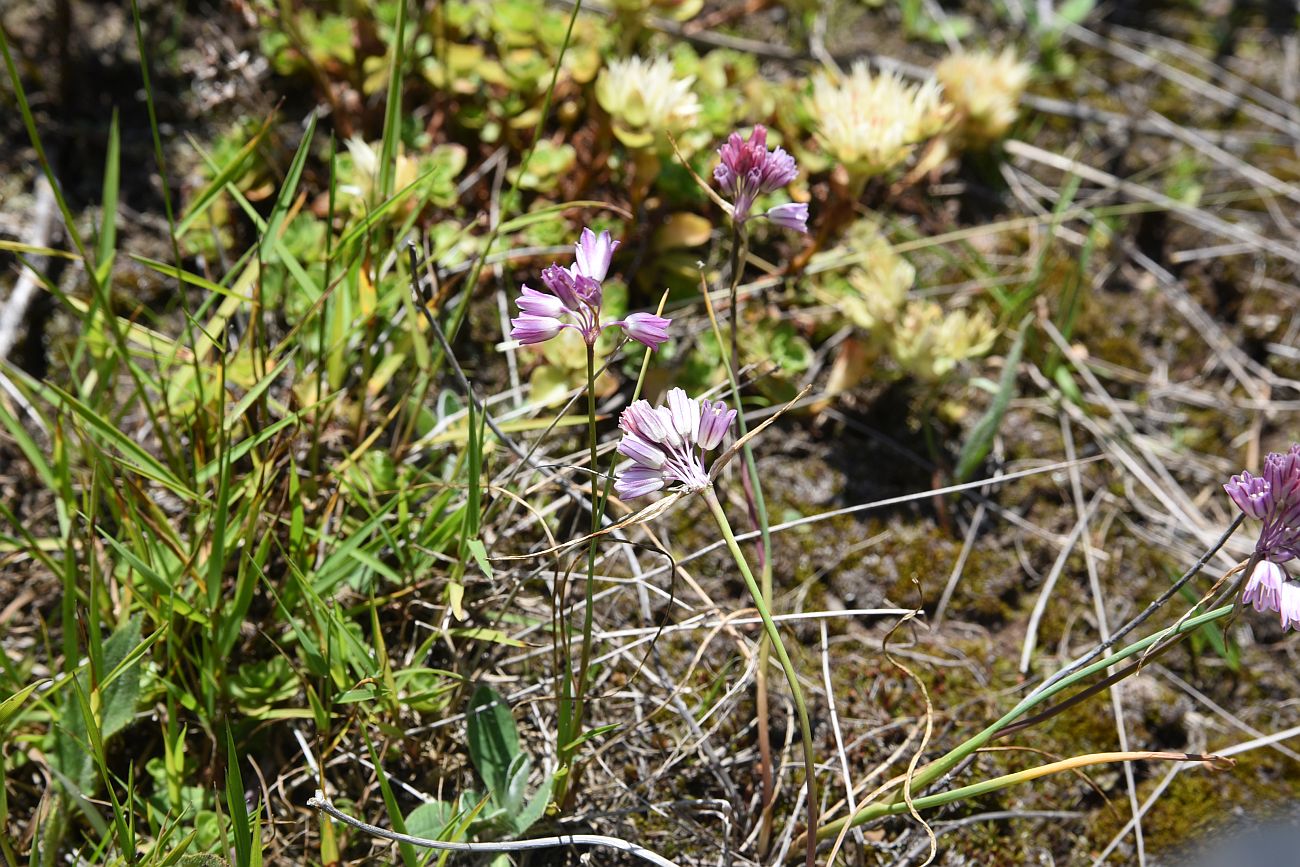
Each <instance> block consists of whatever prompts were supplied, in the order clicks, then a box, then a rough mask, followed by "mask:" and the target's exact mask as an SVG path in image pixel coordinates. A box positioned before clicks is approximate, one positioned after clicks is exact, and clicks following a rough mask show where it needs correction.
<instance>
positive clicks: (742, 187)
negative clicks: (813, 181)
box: [713, 124, 808, 232]
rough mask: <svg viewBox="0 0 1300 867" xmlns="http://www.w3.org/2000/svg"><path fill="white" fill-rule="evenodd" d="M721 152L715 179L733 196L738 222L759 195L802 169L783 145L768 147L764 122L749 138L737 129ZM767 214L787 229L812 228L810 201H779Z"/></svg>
mask: <svg viewBox="0 0 1300 867" xmlns="http://www.w3.org/2000/svg"><path fill="white" fill-rule="evenodd" d="M718 156H720V157H721V158H722V162H720V163H719V164H718V167H717V168H715V169H714V170H713V179H714V180H716V181H717V182H718V184H719V185H720V186H721V187H722V191H723V192H724V193H725V194H727V196H729V197H730V198H731V204H732V207H733V209H734V210H733V211H732V219H734V220H735V221H736V222H737V223H743V222H745V220H747V219H749V211H750V208H752V207H753V206H754V200H755V199H757V198H758V197H759V196H761V195H764V194H766V193H772V192H776V191H777V190H779V189H781V188H782V187H784V186H785V185H787V184H789V183H790V182H791V181H793V180H794V178H795V175H797V174H798V173H799V169H798V167H797V166H796V165H795V162H794V157H792V156H790V155H789V154H788V153H786V152H785V151H784V150H783V149H781V148H776V149H775V150H771V151H769V150H768V149H767V128H766V127H764V126H763V125H762V124H756V125H755V126H754V131H753V132H752V133H750V134H749V140H748V141H746V140H745V139H743V138H741V136H740V133H738V132H733V133H732V134H731V135H730V136H729V137H728V138H727V141H726V143H725V144H723V145H722V147H720V148H718ZM764 216H766V217H767V218H768V219H769V220H771V221H772V222H774V223H776V224H777V225H779V226H783V227H785V228H787V229H794V230H795V231H799V232H807V231H808V225H807V223H808V206H807V205H803V204H786V205H777V206H776V207H775V208H772V209H771V210H769V211H768V212H767V213H766V214H765V215H764Z"/></svg>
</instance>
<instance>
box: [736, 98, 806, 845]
mask: <svg viewBox="0 0 1300 867" xmlns="http://www.w3.org/2000/svg"><path fill="white" fill-rule="evenodd" d="M718 156H719V157H720V158H721V161H720V162H719V164H718V166H717V168H715V169H714V170H713V178H714V180H716V181H717V182H718V184H719V185H720V186H721V188H722V192H723V193H724V194H725V195H727V196H728V197H730V199H731V202H730V207H729V211H730V214H731V286H730V291H729V293H728V294H729V297H730V301H731V303H730V308H731V351H730V353H729V354H728V363H727V379H728V382H729V383H730V385H731V396H732V399H733V400H734V401H735V403H736V405H737V406H739V405H740V398H741V395H740V346H739V340H738V335H739V321H740V320H739V307H738V301H739V297H738V289H739V287H740V280H741V277H742V275H743V273H744V266H745V260H746V258H747V257H746V250H747V249H748V247H749V231H748V225H747V222H746V221H747V220H748V219H749V216H750V210H751V209H752V208H753V206H754V200H755V199H757V198H758V197H759V196H761V195H764V194H767V193H772V192H776V191H777V190H779V189H781V188H782V187H784V186H786V185H787V184H789V183H790V182H791V181H793V180H794V178H795V176H796V175H797V174H798V171H799V169H798V166H796V165H795V161H794V157H792V156H790V155H789V154H788V153H786V152H785V151H784V150H782V149H781V148H776V149H775V150H771V151H769V150H768V149H767V128H766V127H764V126H763V125H762V124H758V125H755V127H754V130H753V132H751V133H750V135H749V139H748V140H746V139H744V138H742V137H741V135H740V133H739V132H733V133H732V134H731V135H730V136H729V137H728V139H727V141H726V142H725V143H724V144H723V145H722V147H720V148H718ZM764 216H765V217H766V218H767V219H768V220H770V221H771V222H773V223H775V224H776V225H778V226H781V227H782V228H786V229H792V230H794V231H797V232H804V233H806V232H807V231H808V206H807V205H805V204H802V203H799V202H790V203H787V204H783V205H777V206H776V207H773V208H771V209H769V210H768V212H767V213H766V214H764ZM715 325H716V323H715ZM718 339H719V341H721V339H722V335H721V334H718ZM739 421H740V433H741V437H742V442H744V435H745V433H746V431H745V420H744V417H743V416H740V417H739ZM743 454H744V464H745V466H744V472H745V474H746V481H747V484H746V485H745V486H744V491H745V497H746V500H747V501H748V502H747V505H748V506H749V514H750V515H751V516H753V518H754V525H755V529H756V530H758V534H759V543H758V544H759V548H758V557H759V572H760V581H759V589H760V596H761V601H762V602H763V604H764V605H770V604H771V601H772V539H771V532H770V530H769V522H768V517H767V504H766V502H765V501H764V498H763V485H762V480H761V479H760V478H759V475H758V469H757V466H756V464H755V463H754V454H753V451H752V450H751V449H750V448H749V446H748V445H745V446H743ZM769 653H770V645H769V644H768V643H767V642H766V641H763V642H761V643H760V644H759V649H758V654H759V665H758V676H757V685H756V686H757V703H758V714H757V716H758V720H757V722H758V733H759V734H758V748H759V755H760V761H761V765H760V776H761V778H762V788H763V792H762V797H763V801H764V803H767V802H768V801H770V799H771V794H772V792H771V787H772V749H771V743H770V741H769V738H768V730H769V727H768V724H767V662H768V658H769ZM766 833H767V829H766V828H763V829H761V830H760V834H761V835H763V839H764V840H765V839H766ZM764 845H765V844H764Z"/></svg>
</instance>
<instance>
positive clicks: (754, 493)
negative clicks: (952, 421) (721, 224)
mask: <svg viewBox="0 0 1300 867" xmlns="http://www.w3.org/2000/svg"><path fill="white" fill-rule="evenodd" d="M748 251H749V232H748V230H747V229H746V228H745V225H744V224H743V223H735V222H734V221H733V222H732V224H731V287H730V292H729V297H730V301H731V351H730V353H729V355H728V361H727V379H728V381H729V383H730V385H731V400H732V403H733V404H735V407H736V410H737V412H736V422H737V426H738V429H739V431H740V437H741V438H742V439H743V438H744V436H745V434H747V433H749V428H748V426H747V425H746V424H745V412H744V408H743V407H742V406H741V401H740V344H739V333H740V306H739V299H738V297H737V296H738V293H739V289H740V280H741V277H742V276H743V274H744V267H745V259H746V255H747V253H748ZM741 458H742V461H743V463H744V468H745V469H744V472H745V475H746V477H747V478H748V482H749V483H748V485H747V487H746V494H747V495H748V497H749V499H750V505H751V506H752V508H753V518H754V523H755V525H756V529H757V530H758V536H759V563H758V566H759V569H758V572H759V579H758V585H759V591H760V595H761V596H762V598H763V604H764V605H766V606H767V607H768V609H769V610H771V607H772V533H771V529H770V528H771V522H770V521H768V518H767V502H766V500H765V499H764V497H763V485H762V482H760V481H759V478H758V465H757V464H756V463H755V461H754V450H753V449H752V448H750V445H749V443H748V442H746V443H745V444H744V445H743V446H742V447H741ZM771 654H772V646H771V645H770V644H769V643H768V640H767V636H766V635H764V636H763V637H762V638H761V639H759V642H758V668H757V671H756V674H755V684H754V685H755V693H756V695H755V697H754V704H755V707H756V708H757V713H756V716H757V718H758V752H759V758H760V760H761V761H762V777H763V793H762V794H763V797H762V806H761V808H760V819H759V821H760V824H761V827H760V829H759V849H760V850H766V849H767V842H768V836H769V832H770V823H769V821H768V819H769V817H770V813H769V810H770V809H771V807H772V801H773V798H772V793H773V791H774V785H773V776H772V775H773V768H772V742H771V735H770V731H769V726H768V713H769V711H768V700H767V669H768V664H769V662H770V661H771Z"/></svg>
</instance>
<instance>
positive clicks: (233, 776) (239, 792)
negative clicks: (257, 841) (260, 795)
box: [226, 725, 253, 867]
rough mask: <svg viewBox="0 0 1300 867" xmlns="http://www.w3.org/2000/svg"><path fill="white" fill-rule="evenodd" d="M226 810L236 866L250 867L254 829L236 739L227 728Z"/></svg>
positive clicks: (228, 727) (227, 727)
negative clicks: (228, 815)
mask: <svg viewBox="0 0 1300 867" xmlns="http://www.w3.org/2000/svg"><path fill="white" fill-rule="evenodd" d="M226 810H227V811H229V813H230V824H231V825H232V828H233V831H234V837H235V864H236V865H237V867H248V865H249V864H250V863H251V861H252V852H253V828H252V824H251V823H250V822H249V817H248V803H247V802H246V801H245V800H244V780H243V777H242V776H241V775H240V773H239V753H238V752H236V750H235V738H234V736H233V735H232V734H231V733H230V726H229V725H227V726H226Z"/></svg>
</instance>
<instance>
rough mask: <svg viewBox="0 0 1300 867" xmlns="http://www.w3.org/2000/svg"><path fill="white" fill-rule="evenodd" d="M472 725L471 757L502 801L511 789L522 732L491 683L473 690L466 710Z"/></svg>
mask: <svg viewBox="0 0 1300 867" xmlns="http://www.w3.org/2000/svg"><path fill="white" fill-rule="evenodd" d="M466 716H467V717H468V725H469V758H470V761H472V762H473V763H474V767H475V768H476V769H477V770H478V773H479V776H480V777H482V778H483V782H484V783H485V784H486V785H487V787H488V791H490V792H491V793H492V795H493V797H494V798H495V799H496V800H497V801H498V802H499V803H503V804H504V803H505V802H506V800H507V796H508V794H509V790H510V767H511V765H512V764H513V763H514V761H515V757H516V756H518V755H519V732H518V731H517V730H516V729H515V721H514V718H513V717H511V716H510V708H509V706H508V705H507V704H506V700H505V699H504V698H502V697H501V695H500V693H498V692H497V691H496V690H494V689H492V687H490V686H480V687H479V688H478V689H476V690H474V695H472V696H471V697H470V700H469V710H468V711H467V712H466Z"/></svg>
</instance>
